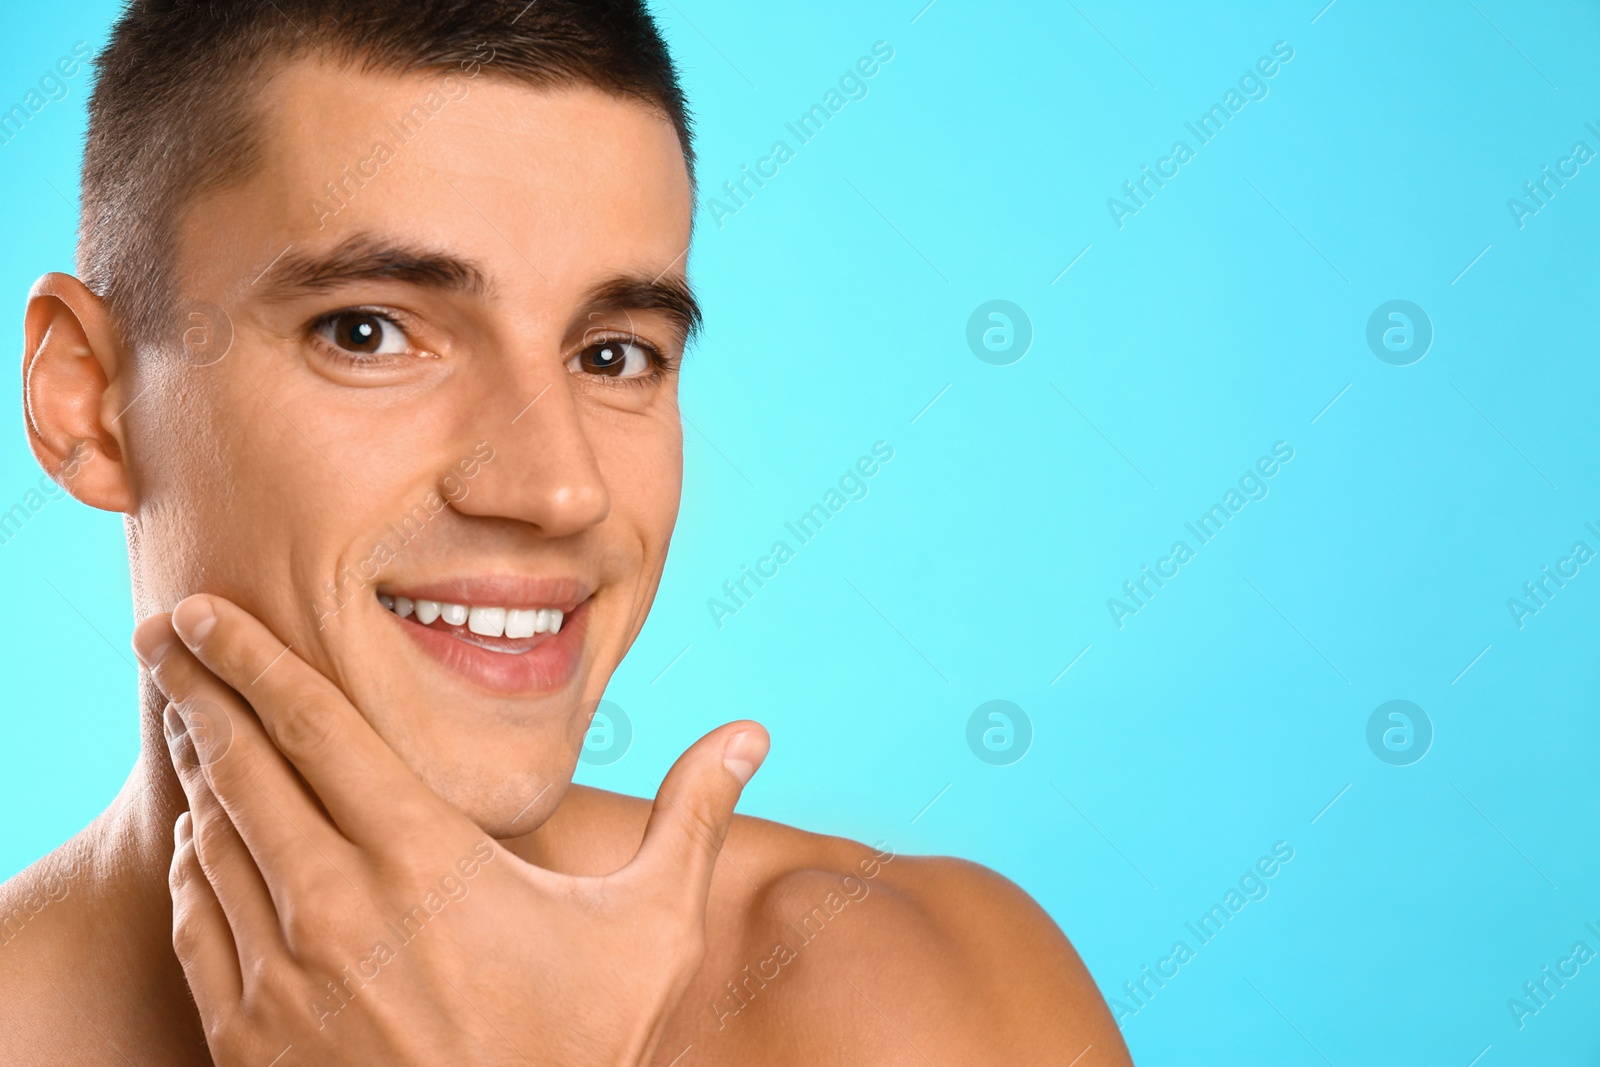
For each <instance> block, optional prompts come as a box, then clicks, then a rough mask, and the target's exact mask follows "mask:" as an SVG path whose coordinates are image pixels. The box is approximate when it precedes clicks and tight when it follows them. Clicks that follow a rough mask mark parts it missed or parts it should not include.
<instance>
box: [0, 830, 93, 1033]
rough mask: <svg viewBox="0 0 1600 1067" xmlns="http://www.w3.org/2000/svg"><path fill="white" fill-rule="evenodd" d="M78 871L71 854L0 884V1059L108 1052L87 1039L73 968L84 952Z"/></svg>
mask: <svg viewBox="0 0 1600 1067" xmlns="http://www.w3.org/2000/svg"><path fill="white" fill-rule="evenodd" d="M80 884H81V872H80V870H79V869H78V867H77V865H76V863H75V862H74V860H73V859H72V857H71V854H70V852H69V851H68V850H62V851H61V852H58V853H56V854H53V855H50V856H46V857H45V858H44V859H41V860H39V861H38V862H37V863H35V864H34V865H33V866H31V867H29V868H27V869H26V870H24V871H22V872H20V873H19V874H17V875H16V876H15V877H13V878H11V879H9V880H7V881H6V882H4V883H3V884H0V1000H3V1001H4V1002H5V1004H6V1010H5V1012H4V1013H3V1017H4V1023H3V1024H0V1062H5V1063H33V1062H40V1063H43V1062H78V1063H94V1062H97V1059H96V1056H97V1055H99V1054H100V1053H102V1052H104V1053H110V1050H109V1049H107V1048H105V1047H104V1042H97V1041H93V1040H90V1039H89V1038H88V1037H86V1036H84V1035H83V1034H82V1033H81V1031H82V1030H84V1029H86V1028H85V1027H84V1025H83V1022H82V1020H81V1019H79V1018H78V1013H77V1010H76V1009H75V1008H74V1007H73V1003H72V1001H73V997H74V994H75V993H76V992H77V990H76V988H74V987H75V986H76V984H77V983H75V982H73V981H71V979H72V977H73V974H72V968H71V966H70V964H71V961H72V960H73V959H74V958H75V957H81V955H82V954H83V949H84V948H85V946H84V945H82V943H81V941H82V939H81V935H80V929H81V928H80V927H79V926H78V924H77V923H76V922H75V921H74V919H73V913H74V912H75V911H76V910H77V908H78V906H79V905H80V904H81V903H82V900H81V897H82V892H81V890H80V891H79V892H78V893H77V894H76V896H75V894H74V890H75V889H79V887H80Z"/></svg>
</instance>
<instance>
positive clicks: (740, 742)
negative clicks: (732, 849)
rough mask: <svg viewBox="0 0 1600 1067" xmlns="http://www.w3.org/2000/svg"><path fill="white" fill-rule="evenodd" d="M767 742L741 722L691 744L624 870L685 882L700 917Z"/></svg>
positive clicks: (756, 728) (754, 726) (759, 729)
mask: <svg viewBox="0 0 1600 1067" xmlns="http://www.w3.org/2000/svg"><path fill="white" fill-rule="evenodd" d="M770 744H771V740H770V738H768V736H767V731H766V729H765V728H764V727H763V726H762V725H761V724H760V723H756V722H750V721H748V720H746V721H743V722H733V723H728V724H727V725H725V726H719V727H717V729H715V730H713V731H711V732H710V733H709V734H706V736H704V737H702V738H701V739H700V740H699V741H696V742H695V743H694V744H693V745H691V746H690V748H689V750H688V751H687V752H685V753H684V754H683V755H681V756H679V757H678V762H676V763H674V764H673V765H672V769H671V770H670V771H668V772H667V777H666V778H665V779H664V780H663V781H662V783H661V788H660V789H659V790H657V791H656V802H655V806H654V807H652V808H651V810H650V821H649V823H648V824H646V826H645V830H644V841H643V843H642V844H640V846H639V853H638V855H637V856H635V857H634V859H633V862H632V863H630V864H629V865H628V869H630V870H633V869H638V870H639V871H642V872H644V873H645V874H646V876H647V877H654V878H657V879H661V880H664V881H670V882H671V883H672V884H673V885H676V886H684V885H685V884H686V883H687V890H688V892H687V893H686V894H685V900H686V902H687V903H689V904H690V905H691V906H693V907H695V908H697V909H698V910H697V914H699V915H700V916H702V917H703V916H704V914H705V901H706V895H707V894H708V893H709V892H710V889H711V872H712V871H713V870H714V869H715V867H716V863H717V856H718V854H719V853H720V852H721V851H722V842H723V839H724V838H726V837H727V835H728V827H729V825H730V824H731V823H732V822H733V809H734V806H735V805H736V804H738V803H739V796H740V794H741V793H743V792H744V787H745V783H746V782H748V781H749V780H750V776H751V775H753V774H755V772H756V768H757V767H759V766H761V761H762V760H764V759H766V757H767V749H768V747H769V746H770Z"/></svg>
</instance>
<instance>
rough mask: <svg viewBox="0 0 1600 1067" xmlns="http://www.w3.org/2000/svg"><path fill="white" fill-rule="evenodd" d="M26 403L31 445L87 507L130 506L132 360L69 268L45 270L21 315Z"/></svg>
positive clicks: (102, 309) (96, 301)
mask: <svg viewBox="0 0 1600 1067" xmlns="http://www.w3.org/2000/svg"><path fill="white" fill-rule="evenodd" d="M23 338H24V341H23V352H22V403H23V414H24V416H25V417H24V422H25V424H26V426H27V433H28V447H29V448H31V449H33V457H34V459H36V460H38V461H39V465H40V466H41V467H43V468H44V469H45V472H46V473H48V474H49V475H50V477H52V478H54V479H55V480H56V482H58V483H59V484H60V485H61V487H62V488H64V489H65V490H66V491H67V492H69V493H71V494H72V495H73V496H74V497H76V498H77V499H78V500H81V501H82V502H83V503H85V504H88V505H89V506H90V507H96V508H100V509H102V510H104V511H122V512H128V511H132V510H133V509H134V507H135V503H136V500H137V494H136V493H135V492H134V486H133V478H132V475H131V472H130V471H129V470H128V469H127V466H126V464H125V462H124V456H125V455H126V451H125V449H124V447H123V445H124V438H123V428H122V422H121V418H122V412H123V411H124V410H125V409H126V405H127V401H126V400H125V399H123V395H122V394H123V393H124V392H125V390H126V386H127V373H126V371H127V366H126V360H125V354H124V352H123V350H122V345H121V342H120V341H119V340H118V338H117V335H116V330H115V329H114V328H113V327H112V324H111V316H110V313H109V311H108V310H107V308H106V306H105V303H104V302H103V301H102V300H101V299H100V298H99V297H97V296H95V295H94V293H92V292H90V291H89V289H88V287H87V286H85V285H84V284H83V283H82V282H80V281H78V279H76V278H74V277H72V276H71V275H68V274H56V273H51V274H46V275H45V276H44V277H42V278H40V279H39V280H38V281H37V282H35V283H34V286H33V291H32V292H30V293H29V294H28V310H27V313H26V315H25V316H24V318H23Z"/></svg>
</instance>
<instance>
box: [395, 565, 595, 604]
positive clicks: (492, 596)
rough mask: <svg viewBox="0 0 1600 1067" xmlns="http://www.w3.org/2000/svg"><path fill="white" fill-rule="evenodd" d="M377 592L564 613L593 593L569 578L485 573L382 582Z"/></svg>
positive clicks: (590, 586) (591, 586)
mask: <svg viewBox="0 0 1600 1067" xmlns="http://www.w3.org/2000/svg"><path fill="white" fill-rule="evenodd" d="M377 591H378V593H379V594H380V595H383V596H395V597H402V596H403V597H406V598H407V599H410V600H436V601H438V602H439V603H441V604H465V605H467V606H468V607H473V606H490V607H502V608H522V607H529V608H557V609H559V610H560V611H563V612H568V611H572V610H574V609H576V608H577V606H578V605H579V604H581V603H583V602H584V601H585V600H587V599H589V597H590V596H592V595H593V594H594V583H593V582H590V581H588V580H586V579H583V578H576V577H571V576H547V577H537V578H535V577H527V576H522V575H513V574H488V575H475V576H471V577H468V576H462V577H455V578H437V579H429V580H427V581H419V582H405V581H396V582H384V583H382V584H381V585H379V586H378V590H377Z"/></svg>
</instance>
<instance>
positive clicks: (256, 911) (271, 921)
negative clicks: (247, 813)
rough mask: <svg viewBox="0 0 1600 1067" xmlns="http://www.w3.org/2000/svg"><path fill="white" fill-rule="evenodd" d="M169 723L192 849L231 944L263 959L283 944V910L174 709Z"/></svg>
mask: <svg viewBox="0 0 1600 1067" xmlns="http://www.w3.org/2000/svg"><path fill="white" fill-rule="evenodd" d="M165 719H166V721H165V728H166V731H167V739H168V741H167V743H168V750H169V751H170V753H171V755H172V765H173V768H174V769H175V770H177V772H178V779H179V781H180V782H182V783H183V791H184V795H185V796H186V797H188V800H189V811H188V813H187V814H188V816H189V818H188V819H186V820H185V821H184V824H183V825H184V827H185V829H186V831H187V833H188V837H189V842H188V844H189V850H190V851H191V852H193V853H194V854H195V860H196V862H198V863H199V865H200V869H201V871H202V872H203V874H204V879H205V881H206V883H207V886H208V888H209V891H210V893H211V895H212V896H213V897H214V899H215V900H216V901H217V906H218V907H219V908H220V909H221V911H222V914H223V916H224V917H225V919H226V920H227V923H228V929H229V931H230V934H231V937H230V940H231V941H232V943H233V944H234V945H235V946H236V948H237V949H238V950H239V952H241V953H244V954H246V955H248V956H250V957H251V958H258V957H259V956H261V955H262V954H264V953H267V952H269V951H271V950H272V947H273V946H274V945H277V944H280V943H281V940H282V935H281V933H280V925H279V922H278V910H277V908H276V906H275V905H274V904H273V899H272V895H271V893H270V892H269V890H268V888H267V883H266V880H265V879H264V878H263V877H262V875H261V870H260V868H259V867H258V866H257V864H256V860H255V857H254V856H252V855H251V853H250V849H249V848H248V847H246V845H245V841H244V839H243V838H242V837H240V836H239V831H238V829H237V828H236V827H235V826H234V825H233V821H232V820H231V819H229V818H228V813H227V811H225V810H224V809H223V807H222V804H221V803H220V801H219V800H218V799H217V795H216V794H215V793H214V792H212V790H211V786H210V784H209V783H208V782H207V781H206V779H205V776H204V775H203V774H201V772H200V770H199V767H198V761H199V757H198V756H197V755H196V753H195V747H194V744H193V742H192V740H191V739H190V737H189V736H188V735H187V734H186V733H184V732H183V723H182V720H181V719H180V718H179V717H178V715H177V712H176V711H175V710H173V708H172V706H171V705H168V707H167V711H166V715H165ZM236 958H237V957H236Z"/></svg>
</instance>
